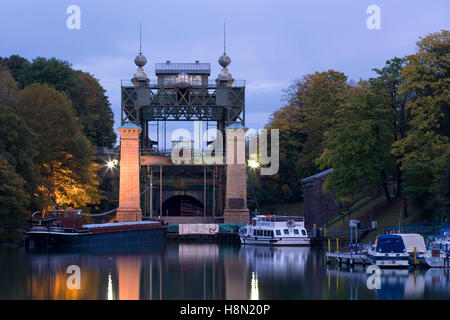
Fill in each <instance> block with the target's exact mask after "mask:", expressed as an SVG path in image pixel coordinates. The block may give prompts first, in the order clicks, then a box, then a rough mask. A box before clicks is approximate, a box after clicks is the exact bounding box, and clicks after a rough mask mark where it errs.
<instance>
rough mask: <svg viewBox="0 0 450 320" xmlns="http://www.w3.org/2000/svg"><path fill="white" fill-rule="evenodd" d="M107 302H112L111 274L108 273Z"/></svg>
mask: <svg viewBox="0 0 450 320" xmlns="http://www.w3.org/2000/svg"><path fill="white" fill-rule="evenodd" d="M108 300H114V298H113V286H112V279H111V272H110V273H108Z"/></svg>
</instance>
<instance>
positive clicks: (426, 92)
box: [393, 30, 450, 209]
mask: <svg viewBox="0 0 450 320" xmlns="http://www.w3.org/2000/svg"><path fill="white" fill-rule="evenodd" d="M417 46H418V51H417V53H415V54H413V55H409V56H407V57H406V63H405V67H404V68H403V70H402V74H401V80H402V82H401V84H400V87H399V93H400V94H401V95H403V96H406V97H408V100H407V104H406V109H407V112H408V113H409V114H410V118H411V119H410V121H409V122H408V124H407V132H406V137H404V138H403V139H401V140H400V141H397V142H395V143H394V149H393V154H394V155H395V156H396V157H397V158H398V159H399V162H401V168H402V170H403V171H404V181H405V182H404V185H405V187H404V190H405V192H406V194H407V195H408V196H410V197H411V198H412V199H413V200H414V201H415V202H416V203H417V204H419V205H420V206H421V207H424V208H426V209H431V208H433V207H435V206H436V205H437V202H436V196H435V195H436V194H437V190H438V188H439V185H440V182H441V180H442V179H441V178H442V172H443V168H444V167H445V165H446V164H447V161H448V158H449V155H450V143H449V136H450V126H449V118H450V107H449V106H450V80H449V71H450V32H449V31H447V30H443V31H441V32H438V33H433V34H430V35H428V36H426V37H425V38H421V40H420V41H418V42H417Z"/></svg>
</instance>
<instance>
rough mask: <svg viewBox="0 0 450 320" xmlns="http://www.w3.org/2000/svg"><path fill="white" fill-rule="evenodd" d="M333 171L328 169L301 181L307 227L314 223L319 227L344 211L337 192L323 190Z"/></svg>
mask: <svg viewBox="0 0 450 320" xmlns="http://www.w3.org/2000/svg"><path fill="white" fill-rule="evenodd" d="M332 171H333V169H328V170H325V171H322V172H319V173H317V174H315V175H313V176H310V177H307V178H305V179H303V180H302V181H301V183H302V191H303V200H304V210H305V213H304V215H305V225H306V227H307V228H312V227H313V225H314V224H316V225H317V227H318V228H319V227H321V226H322V225H324V224H325V223H326V222H327V221H329V220H330V219H332V218H334V217H335V216H337V215H338V214H340V213H341V211H342V208H341V204H340V203H339V202H336V201H335V199H334V196H335V192H333V191H330V192H328V193H323V192H322V184H323V183H324V182H325V180H326V178H327V176H328V175H329V174H330V173H331V172H332Z"/></svg>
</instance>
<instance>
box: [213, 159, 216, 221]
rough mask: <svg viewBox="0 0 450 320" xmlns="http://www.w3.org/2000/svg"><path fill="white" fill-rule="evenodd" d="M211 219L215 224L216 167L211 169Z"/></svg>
mask: <svg viewBox="0 0 450 320" xmlns="http://www.w3.org/2000/svg"><path fill="white" fill-rule="evenodd" d="M212 182H213V185H212V217H213V223H215V222H216V166H213V167H212Z"/></svg>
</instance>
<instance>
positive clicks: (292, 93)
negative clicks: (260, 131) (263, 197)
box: [261, 70, 350, 201]
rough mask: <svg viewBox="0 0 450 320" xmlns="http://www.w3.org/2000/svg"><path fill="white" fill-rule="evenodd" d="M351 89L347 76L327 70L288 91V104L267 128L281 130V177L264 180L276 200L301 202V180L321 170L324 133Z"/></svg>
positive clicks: (307, 76)
mask: <svg viewBox="0 0 450 320" xmlns="http://www.w3.org/2000/svg"><path fill="white" fill-rule="evenodd" d="M348 88H350V86H349V84H347V76H346V75H344V74H343V73H340V72H337V71H334V70H328V71H327V72H316V73H314V74H308V75H306V76H304V77H303V78H302V79H301V80H299V81H297V82H296V83H294V84H293V85H291V86H290V87H289V88H288V89H287V90H286V100H287V105H286V106H284V107H282V108H281V109H280V110H278V111H276V112H274V113H273V115H272V116H271V118H270V120H269V123H268V124H267V125H266V128H268V129H279V130H280V168H279V171H278V174H277V175H275V176H273V177H261V182H262V184H263V185H264V187H265V188H264V189H266V190H270V191H269V193H270V194H272V195H276V197H275V199H276V200H275V201H281V200H285V201H294V200H298V199H300V196H301V179H302V178H305V177H307V176H310V175H312V174H315V173H317V171H318V170H319V166H318V165H317V164H316V162H315V160H316V159H317V158H318V157H319V156H320V155H321V154H322V151H323V149H324V141H325V136H324V133H325V132H326V131H327V130H328V129H330V128H332V127H334V126H335V125H336V119H335V116H334V112H335V110H336V107H337V106H338V105H339V104H340V103H341V102H342V101H343V99H344V98H345V95H346V91H347V90H348Z"/></svg>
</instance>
